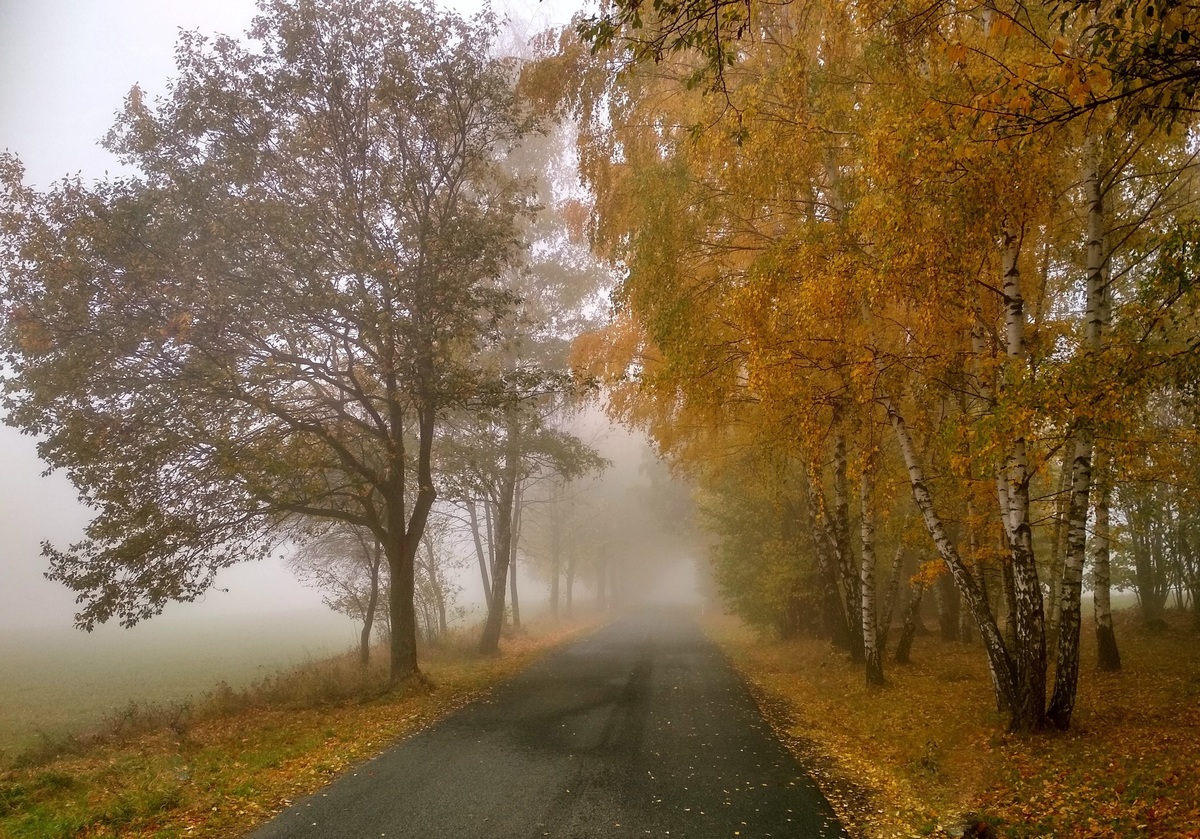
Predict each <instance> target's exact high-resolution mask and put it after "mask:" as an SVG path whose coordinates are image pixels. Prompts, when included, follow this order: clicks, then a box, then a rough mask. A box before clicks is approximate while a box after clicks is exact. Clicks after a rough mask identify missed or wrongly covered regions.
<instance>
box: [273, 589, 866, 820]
mask: <svg viewBox="0 0 1200 839" xmlns="http://www.w3.org/2000/svg"><path fill="white" fill-rule="evenodd" d="M381 836H382V837H421V839H492V838H493V837H494V839H525V837H529V839H534V837H546V836H549V837H560V839H566V838H567V837H571V839H576V837H579V838H582V837H644V836H660V837H663V836H671V837H691V838H692V839H700V837H729V836H741V837H747V838H749V837H754V838H755V839H759V838H760V837H790V838H791V839H798V838H800V837H803V839H809V837H814V838H815V837H841V836H844V834H843V833H842V831H841V828H840V827H839V826H838V824H837V820H836V817H835V816H834V815H833V813H832V811H831V810H830V808H829V805H828V803H827V802H826V801H825V799H824V798H823V797H822V796H821V794H820V793H819V792H818V791H817V790H816V788H815V787H814V786H813V785H812V783H811V782H810V781H809V780H808V779H807V777H806V776H805V774H804V771H803V769H802V768H801V767H800V766H799V765H797V763H796V762H795V760H794V759H793V758H792V757H791V755H790V754H788V752H787V751H786V750H785V749H784V748H783V747H782V746H781V745H780V744H779V742H778V741H777V740H776V739H775V737H774V735H773V734H772V733H771V730H770V727H769V726H768V725H767V724H766V722H765V721H764V720H763V719H762V717H761V716H760V714H759V712H758V709H757V707H756V706H755V704H754V702H753V700H752V699H751V698H750V696H749V695H748V694H747V693H746V690H745V688H744V687H743V686H742V684H741V682H740V681H739V679H738V677H737V675H736V674H735V673H734V672H733V671H732V669H730V667H729V665H728V664H727V663H726V661H725V659H724V658H723V657H722V655H721V653H720V651H719V650H718V649H717V648H716V647H715V645H713V643H712V642H711V641H709V640H707V639H706V638H705V637H704V635H703V633H702V632H701V631H700V629H699V628H698V627H697V626H696V625H695V624H694V623H693V622H691V621H689V620H687V619H686V618H684V617H681V616H677V615H673V614H671V613H659V614H649V613H642V614H638V615H634V616H630V617H625V618H621V619H619V620H617V621H615V622H613V623H611V624H609V625H608V626H605V627H604V628H602V629H600V630H598V631H597V632H595V633H593V634H591V635H589V636H587V637H585V638H584V639H582V640H580V641H577V642H575V643H574V644H572V645H571V646H569V647H566V648H564V649H562V650H560V651H558V652H556V653H554V654H552V655H550V656H548V657H547V658H545V659H543V660H542V661H540V662H538V663H537V664H535V665H534V666H533V667H531V668H529V669H528V670H526V671H524V672H523V673H522V674H520V675H519V676H517V677H516V678H514V679H512V680H511V681H509V682H508V683H506V684H505V685H503V686H502V687H500V688H497V689H496V690H495V691H493V692H492V693H491V694H490V695H489V696H488V697H487V698H485V699H483V700H481V701H479V702H477V703H475V704H473V705H471V706H469V707H467V708H464V709H463V710H461V711H459V712H457V713H455V714H453V715H452V716H450V717H447V718H446V719H445V720H443V721H441V722H439V723H438V724H436V725H433V726H431V727H429V728H427V729H425V730H424V731H422V732H420V733H419V734H416V735H414V736H413V737H411V738H409V739H407V740H405V741H403V742H402V743H400V744H399V745H397V746H396V747H394V748H392V749H391V750H389V751H387V752H385V753H384V754H382V755H380V756H379V757H377V758H375V759H374V760H371V761H369V762H367V763H365V764H363V765H362V766H360V767H358V768H357V769H356V770H355V771H353V772H352V773H351V774H349V775H346V776H345V777H343V778H341V779H339V780H338V781H336V782H334V783H333V784H331V785H330V786H328V787H326V788H325V789H324V790H323V791H322V792H319V793H317V794H316V795H314V796H312V797H311V798H307V799H304V800H302V801H299V802H297V803H296V804H295V805H294V806H293V807H291V808H290V809H288V810H286V811H284V812H283V813H282V814H280V815H279V816H278V817H277V818H276V819H275V820H274V821H272V822H270V823H269V824H267V825H265V826H264V827H262V828H260V829H259V830H257V831H255V832H254V833H252V834H250V836H249V839H285V837H286V839H317V837H321V839H334V837H337V839H360V837H361V839H366V837H381Z"/></svg>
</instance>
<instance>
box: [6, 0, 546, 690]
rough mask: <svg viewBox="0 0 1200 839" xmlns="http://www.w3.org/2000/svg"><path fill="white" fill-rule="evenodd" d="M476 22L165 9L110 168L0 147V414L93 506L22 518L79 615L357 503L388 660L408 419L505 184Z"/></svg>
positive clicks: (412, 431)
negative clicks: (108, 174) (197, 23)
mask: <svg viewBox="0 0 1200 839" xmlns="http://www.w3.org/2000/svg"><path fill="white" fill-rule="evenodd" d="M493 31H494V25H493V22H492V20H491V19H490V18H488V17H486V16H484V17H480V18H476V19H473V20H471V21H465V20H463V19H461V18H459V17H457V16H455V15H453V14H447V13H444V12H442V11H440V10H438V9H437V8H436V7H435V6H433V5H432V4H431V3H426V2H385V1H384V0H265V2H263V4H262V6H261V12H260V14H259V16H258V17H257V18H256V20H255V23H254V24H253V28H252V29H251V30H250V32H249V37H250V39H251V41H252V43H251V44H242V43H240V42H238V41H236V40H233V39H231V38H225V37H220V38H216V39H213V40H207V39H205V38H202V37H200V36H199V35H197V34H194V33H185V34H184V35H183V36H182V37H181V40H180V43H179V46H178V49H177V60H178V71H177V77H176V78H175V79H174V81H173V82H172V83H171V85H170V87H169V92H168V94H167V96H166V97H165V98H163V99H161V100H159V101H157V102H155V103H154V104H153V105H151V104H150V103H148V102H146V101H145V100H144V98H143V96H142V95H141V93H140V92H139V91H138V90H137V89H136V88H135V89H134V90H133V92H132V93H131V95H130V97H129V100H128V102H127V105H126V108H125V110H124V113H123V114H122V115H121V117H120V119H119V121H118V123H117V126H116V128H115V129H114V130H113V132H112V133H111V135H110V136H109V138H108V140H107V142H108V145H109V147H110V148H112V149H113V150H114V151H116V152H118V153H119V154H120V155H121V156H122V158H123V159H124V160H125V161H126V162H127V163H128V164H130V165H131V166H132V167H133V168H134V169H135V170H136V172H137V174H136V175H133V176H131V177H127V178H120V179H113V180H107V181H104V182H101V183H98V184H96V185H94V186H91V187H87V186H85V185H83V184H82V183H79V182H76V181H66V182H63V183H62V184H60V185H58V186H57V187H56V188H54V189H52V190H50V191H48V192H45V193H37V192H34V191H32V190H29V189H27V188H25V187H24V186H22V185H21V182H20V167H19V164H17V163H16V162H15V161H13V160H11V159H6V160H5V161H4V163H3V167H2V168H3V176H4V177H3V192H2V193H0V219H2V222H0V223H2V224H3V255H4V260H5V264H4V269H3V275H4V277H5V287H4V294H5V299H6V300H7V302H8V305H9V317H8V319H7V321H6V326H5V329H4V334H3V341H4V350H5V359H6V362H7V363H8V365H9V368H10V370H11V375H10V377H9V378H8V379H7V381H6V395H7V406H8V408H9V411H10V412H9V415H8V421H9V422H10V423H12V424H13V425H16V426H17V427H20V428H22V429H23V430H25V431H28V432H31V433H39V434H44V435H45V440H44V441H43V442H42V443H41V447H40V451H41V454H42V456H43V458H44V459H45V460H46V461H47V462H48V463H49V464H50V466H51V467H52V468H63V469H65V470H66V472H67V474H68V476H69V477H70V478H71V480H72V481H73V482H74V483H75V485H76V486H77V487H79V489H80V491H81V493H82V495H83V498H84V500H85V501H86V502H87V503H88V504H89V505H90V506H91V507H93V509H95V511H96V514H97V515H96V518H95V519H94V520H93V522H92V524H91V525H90V527H89V528H88V531H87V534H86V539H85V540H84V541H83V542H81V543H80V544H77V545H73V546H71V547H69V548H66V549H60V548H55V547H49V546H48V547H47V549H46V552H47V554H48V556H49V557H50V560H51V569H52V570H51V576H52V577H53V578H55V579H58V580H60V581H62V582H64V583H65V584H67V585H68V586H69V587H71V588H72V589H74V590H75V591H77V592H78V593H79V600H80V602H81V603H82V610H81V612H80V614H79V616H78V621H79V623H80V624H81V625H82V626H84V627H88V628H90V627H91V626H93V625H94V624H95V623H97V622H100V621H104V620H107V619H108V618H110V617H114V616H116V617H119V618H120V619H121V620H122V622H124V623H126V624H132V623H134V622H136V621H138V620H140V619H142V618H145V617H148V616H150V615H152V614H155V613H156V612H158V611H159V610H161V608H162V607H163V605H164V604H165V603H166V602H168V601H171V600H189V599H192V598H195V597H196V596H197V595H199V594H200V593H201V592H203V591H204V590H205V589H206V588H207V587H208V586H209V584H210V583H211V582H212V580H213V577H214V575H215V574H216V572H217V571H218V570H219V569H221V568H223V567H225V566H228V565H231V564H233V563H236V562H240V561H243V560H247V559H254V558H257V557H260V556H263V555H265V554H266V553H267V552H268V551H269V550H270V548H271V545H272V543H273V534H274V533H276V532H277V530H276V528H277V526H278V524H279V523H280V521H281V520H283V519H286V518H287V517H289V516H294V515H304V516H309V517H313V518H318V519H332V520H336V521H338V522H342V523H344V524H347V525H350V526H353V527H360V528H364V529H365V530H367V531H369V532H370V533H371V534H373V536H374V537H375V538H376V539H377V540H378V541H379V543H380V544H381V545H382V546H383V550H384V553H385V555H386V559H387V566H388V569H389V574H390V587H389V592H390V611H391V620H392V644H391V677H392V679H393V680H398V679H402V678H405V677H408V676H412V675H415V674H417V673H418V672H419V671H418V667H417V658H416V644H415V640H416V630H415V616H414V608H413V595H414V557H415V554H416V552H417V550H418V546H419V544H420V538H421V534H422V533H423V531H424V529H425V525H426V521H427V519H428V516H429V512H430V509H431V507H432V505H433V502H434V497H435V488H434V479H433V476H434V459H435V442H436V439H437V436H438V428H439V422H440V421H441V420H442V418H443V417H444V416H445V415H446V413H447V412H448V411H450V410H452V409H458V408H460V407H461V406H462V405H464V404H466V403H471V402H473V401H475V400H478V399H479V396H480V393H481V392H484V391H486V388H483V387H482V382H481V378H483V377H484V376H485V375H486V371H483V372H481V370H480V369H479V368H478V367H477V365H475V364H474V363H473V360H474V359H475V358H476V357H477V355H478V353H479V351H480V349H481V347H482V346H483V345H484V344H486V343H487V342H489V341H491V340H492V339H493V337H494V336H493V326H494V324H495V323H496V321H497V319H498V318H499V317H501V316H502V313H503V312H504V311H505V310H506V309H507V308H508V305H509V302H510V301H509V296H508V295H507V294H506V293H505V292H503V290H501V289H500V288H499V286H498V284H497V278H498V277H500V276H501V274H502V273H503V271H504V269H505V267H506V266H507V265H508V264H510V263H511V262H512V261H513V260H514V258H515V257H516V255H517V254H518V247H517V238H518V236H517V227H518V225H517V223H516V219H517V217H518V216H519V215H520V214H522V213H523V212H525V210H526V207H527V204H528V202H527V199H526V196H525V193H524V191H523V188H522V187H520V185H519V184H518V183H516V182H515V180H514V179H513V178H512V177H511V175H510V174H509V173H508V172H507V170H506V169H504V168H503V167H501V166H499V165H498V161H499V160H501V159H502V158H503V157H504V156H505V155H506V154H507V153H508V152H509V150H510V149H511V148H512V146H513V145H514V144H515V143H516V142H517V141H518V140H519V139H520V137H521V136H522V134H523V132H524V130H525V127H526V125H525V121H524V120H523V118H522V117H521V115H520V113H519V108H518V106H517V103H516V100H515V97H514V91H513V85H512V81H513V78H514V75H513V73H512V72H511V71H510V69H509V68H508V67H507V66H506V65H504V64H503V63H498V62H497V61H495V60H493V59H492V58H490V57H489V56H490V50H489V45H490V43H491V39H492V37H493Z"/></svg>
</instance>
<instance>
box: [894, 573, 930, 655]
mask: <svg viewBox="0 0 1200 839" xmlns="http://www.w3.org/2000/svg"><path fill="white" fill-rule="evenodd" d="M924 593H925V584H924V583H917V584H916V585H914V586H913V587H912V591H911V592H909V596H908V604H907V605H906V606H905V607H904V624H903V626H902V627H901V628H900V640H899V641H898V642H897V643H896V655H895V658H894V661H895V662H896V663H897V664H909V663H910V662H911V660H912V645H913V640H914V639H915V638H916V637H917V627H919V626H920V625H921V596H922V595H923V594H924Z"/></svg>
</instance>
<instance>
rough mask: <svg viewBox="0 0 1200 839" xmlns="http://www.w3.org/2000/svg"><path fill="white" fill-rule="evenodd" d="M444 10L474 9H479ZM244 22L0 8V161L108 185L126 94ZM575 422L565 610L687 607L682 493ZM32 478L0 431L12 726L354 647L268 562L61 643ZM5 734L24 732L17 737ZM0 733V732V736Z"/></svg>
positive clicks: (464, 603)
mask: <svg viewBox="0 0 1200 839" xmlns="http://www.w3.org/2000/svg"><path fill="white" fill-rule="evenodd" d="M449 5H452V6H454V7H455V8H457V9H458V10H459V11H462V12H464V13H472V12H474V11H477V10H478V8H479V7H480V6H481V5H482V4H481V3H479V2H476V0H460V2H456V3H451V4H449ZM501 7H502V8H504V7H503V5H502V6H501ZM573 7H574V4H570V3H527V4H526V8H524V9H522V8H521V6H520V5H519V4H514V5H510V6H508V7H507V8H509V9H511V10H512V11H509V13H508V14H509V16H510V17H513V18H520V17H524V18H525V19H527V20H528V19H530V18H531V17H532V18H537V20H538V21H539V24H546V23H555V22H557V23H561V22H565V21H566V20H567V19H569V16H570V14H571V13H572V11H573ZM253 15H254V6H253V3H252V2H250V1H249V0H209V2H205V3H196V2H194V0H41V1H40V2H37V3H30V2H24V0H0V78H2V79H3V80H4V83H3V85H0V149H5V150H9V151H12V152H15V153H16V154H18V155H19V156H20V158H21V160H22V162H23V164H24V165H25V167H26V180H27V182H28V183H30V184H31V185H34V186H38V187H46V186H47V185H49V184H50V183H51V182H52V181H54V180H56V179H58V178H61V177H63V176H65V175H68V174H72V175H74V174H78V175H80V176H81V177H83V178H84V179H85V180H88V179H92V178H97V177H101V176H103V175H104V174H105V173H106V172H115V171H117V170H118V169H119V164H118V162H117V161H116V159H115V158H113V157H112V156H111V155H110V154H108V153H107V152H106V151H104V150H103V149H102V148H100V147H99V145H98V138H100V137H102V136H103V135H104V134H105V132H106V131H107V130H108V128H109V127H110V126H111V124H112V121H113V119H114V116H115V114H116V112H117V111H118V109H119V108H120V107H121V104H122V100H123V98H124V96H125V94H126V93H127V92H128V90H129V88H130V87H131V86H132V85H133V84H134V83H137V84H140V85H141V86H142V87H143V89H144V90H145V91H147V93H148V94H150V95H151V96H153V95H155V94H158V93H161V92H163V91H164V90H165V84H166V80H167V79H168V78H169V76H170V74H171V72H172V69H173V52H174V45H175V40H176V36H177V33H178V30H179V29H181V28H184V29H193V28H195V29H199V30H201V31H203V32H222V33H229V34H236V33H241V32H242V31H244V29H245V28H246V27H247V25H248V24H249V22H250V20H251V18H252V17H253ZM524 26H525V28H529V26H530V25H529V24H525V25H524ZM575 424H576V426H577V430H578V433H579V434H580V435H581V436H582V437H584V438H585V439H588V440H590V441H591V442H592V444H593V445H594V446H595V447H596V448H597V449H598V450H599V451H600V452H601V453H602V454H603V455H604V456H605V457H607V458H608V459H609V460H611V461H612V463H613V466H612V468H611V469H610V470H608V471H607V472H606V473H605V474H604V475H603V476H600V477H594V478H589V479H585V480H583V481H580V482H578V484H577V485H576V486H574V487H573V488H572V489H571V492H573V493H576V495H577V498H578V503H579V504H580V505H582V507H583V508H585V509H586V510H588V513H587V515H586V517H585V518H586V520H587V521H588V525H589V530H588V533H587V534H586V539H585V538H584V534H580V535H579V543H578V545H577V547H576V549H577V552H578V553H579V555H580V557H581V559H580V562H579V568H578V576H577V579H576V584H575V602H576V604H577V606H583V605H585V604H588V603H596V602H598V601H600V600H603V601H604V602H605V604H606V605H607V606H608V607H610V608H618V607H620V606H621V605H624V604H633V603H637V602H644V601H646V600H648V599H654V600H657V601H663V602H690V603H695V602H699V600H700V599H701V593H702V592H703V591H704V590H705V585H706V584H705V582H704V575H703V574H701V573H698V572H697V565H696V562H695V558H696V556H697V555H698V553H699V542H698V540H697V539H696V538H695V534H694V532H693V531H694V528H693V525H692V520H691V514H690V510H689V508H688V502H687V500H686V499H687V490H686V488H685V487H683V486H682V485H680V484H679V483H678V482H675V481H673V480H672V479H671V478H670V476H669V475H668V474H667V472H666V470H665V468H664V467H663V466H662V465H661V464H659V463H657V462H656V460H655V459H654V457H653V454H652V453H651V450H650V448H649V446H648V445H647V444H646V442H645V440H644V439H643V438H642V437H641V436H639V435H637V434H633V433H630V432H628V431H625V430H623V429H620V428H616V427H613V426H612V425H611V424H610V423H609V422H608V421H607V420H606V419H605V418H604V417H603V415H602V414H601V413H600V412H599V411H598V410H596V409H593V410H591V411H589V412H587V413H586V414H585V415H584V416H583V417H582V418H579V419H577V420H575ZM44 468H45V466H44V464H43V463H42V462H41V461H40V460H39V459H38V457H37V454H36V441H35V440H34V439H33V438H30V437H27V436H22V435H21V434H19V433H18V432H17V431H15V430H14V429H12V428H9V427H7V426H0V475H3V481H2V482H0V683H3V684H4V685H5V686H6V689H5V690H3V691H0V712H2V713H0V717H4V718H6V719H7V720H8V722H7V723H6V724H7V725H9V726H10V728H11V727H12V726H13V725H14V724H15V723H14V721H15V720H18V718H19V717H20V716H21V715H22V714H24V713H26V711H27V710H28V709H29V708H31V707H34V705H37V704H38V703H43V702H45V701H49V699H48V697H49V694H48V693H47V691H48V690H50V689H55V690H58V691H60V693H61V694H62V695H66V694H69V695H71V696H78V697H85V698H87V700H88V701H89V702H91V704H93V705H95V706H97V707H99V708H100V710H103V707H101V706H108V707H111V706H112V705H115V704H120V703H121V701H122V699H123V698H124V697H126V696H128V697H131V698H132V697H136V698H154V699H164V698H170V696H171V695H172V693H176V694H186V693H188V692H192V691H197V690H202V689H203V688H205V687H207V686H210V685H211V684H213V683H214V682H215V681H217V680H218V679H228V680H230V681H238V680H245V679H249V678H251V677H252V676H254V675H255V674H261V671H262V669H263V668H270V667H278V666H283V665H285V664H287V663H289V662H292V661H295V660H297V659H298V658H302V657H304V656H309V655H323V654H326V653H327V652H330V651H334V650H341V649H344V648H346V647H348V646H350V645H351V644H352V643H353V642H354V625H353V623H352V622H351V621H350V620H349V619H348V618H346V617H344V616H342V615H337V614H335V613H333V612H332V611H330V610H329V609H328V608H327V607H326V606H325V605H324V604H323V603H322V600H321V593H320V592H318V591H316V590H314V589H312V588H308V587H305V586H303V585H301V584H300V583H299V582H298V581H297V580H296V578H295V577H294V576H293V575H292V574H291V573H290V572H289V571H288V570H287V569H286V568H285V567H284V563H283V561H282V559H281V557H280V556H279V555H278V554H279V552H276V555H275V556H273V557H272V558H271V559H269V560H267V561H264V562H261V563H255V564H245V565H241V566H236V567H234V568H231V569H228V570H226V571H223V572H222V573H221V574H220V575H219V576H218V578H217V582H216V585H215V586H214V588H213V589H212V590H211V591H209V592H208V593H207V594H206V595H205V596H203V597H202V598H200V599H199V600H198V601H196V602H194V603H180V604H170V605H168V607H167V608H166V610H165V611H164V613H163V614H162V615H160V616H158V617H155V618H153V619H151V620H149V621H145V622H143V623H142V624H139V625H138V626H136V627H134V628H132V629H124V628H121V627H119V626H116V625H106V626H101V627H99V628H97V629H96V630H95V631H94V632H93V633H91V634H85V633H81V632H78V631H76V630H74V629H73V616H74V613H75V611H76V605H75V603H74V596H73V594H72V593H71V592H70V591H68V590H67V589H65V588H64V587H63V586H61V585H60V584H58V583H53V582H50V581H48V580H46V579H45V577H44V576H43V575H44V572H45V570H46V567H47V566H46V561H45V560H44V558H43V557H42V556H41V551H40V544H41V543H42V541H43V540H48V541H50V542H52V543H54V544H56V545H59V546H65V545H67V544H69V543H71V542H73V541H76V540H78V539H79V538H80V536H81V535H82V532H83V528H84V526H85V525H86V522H87V521H88V512H87V510H86V509H85V508H84V507H83V506H82V505H81V504H80V503H79V502H78V501H77V499H76V493H75V490H74V488H73V487H72V486H71V485H70V484H69V482H68V481H67V480H66V478H65V477H64V476H63V475H62V474H50V475H44V474H43V472H44ZM531 516H532V518H533V519H536V514H531ZM531 527H532V525H531ZM585 554H586V557H585V556H584V555H585ZM464 558H465V559H466V561H462V562H460V564H459V567H458V568H457V570H455V571H454V572H453V577H454V580H455V583H456V585H457V586H458V588H459V593H458V601H459V605H460V606H461V607H462V609H463V610H464V612H465V615H466V617H465V618H464V619H463V620H464V621H465V622H470V621H472V620H475V619H478V618H479V617H480V615H481V613H482V604H483V597H482V591H481V585H480V582H479V577H478V574H477V573H476V571H475V569H473V568H472V567H471V565H470V561H469V559H470V558H469V557H460V559H464ZM518 568H519V584H518V585H519V590H520V594H521V598H522V607H523V609H526V610H528V611H530V612H536V611H537V610H538V609H539V608H544V607H545V604H546V600H547V591H548V584H547V580H546V576H547V575H546V572H545V570H544V569H542V568H540V567H539V565H538V561H537V559H536V557H534V555H533V553H532V552H531V553H529V554H525V553H522V555H521V556H520V557H519V560H518ZM602 581H603V584H604V585H603V589H604V590H603V592H602V591H601V588H602V586H601V583H602ZM185 642H186V643H185ZM181 645H182V646H181ZM181 655H182V656H184V657H185V659H186V661H185V662H184V663H185V664H187V668H186V669H187V670H188V671H189V672H190V673H191V674H192V676H193V678H191V679H190V680H189V679H186V678H181V677H180V676H179V670H180V668H178V667H172V666H168V665H167V662H168V661H172V662H174V664H178V663H179V658H180V656H181ZM101 671H103V672H104V673H105V674H106V675H105V677H104V678H103V679H102V678H100V677H99V675H98V674H99V673H100V672H101ZM160 677H161V678H160ZM170 680H174V681H170ZM160 682H161V684H160ZM18 694H22V696H21V697H20V698H18V696H17V695H18ZM30 703H33V705H31V704H30ZM58 712H59V714H60V716H64V717H71V718H73V719H76V721H79V720H81V719H83V717H85V716H86V714H83V712H82V711H81V709H80V708H78V707H76V706H75V705H73V704H71V703H70V702H65V703H63V702H60V703H59V707H58ZM43 723H45V724H47V725H52V724H53V723H54V720H49V719H45V720H42V721H41V722H39V724H43ZM21 730H22V733H23V736H28V734H29V731H30V728H29V726H25V727H24V728H22V729H21ZM11 733H12V731H8V732H5V731H0V740H3V739H4V738H5V736H6V735H9V734H11ZM0 748H3V743H0Z"/></svg>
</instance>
